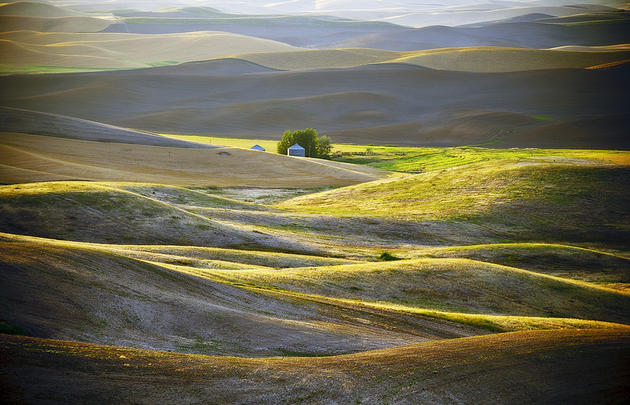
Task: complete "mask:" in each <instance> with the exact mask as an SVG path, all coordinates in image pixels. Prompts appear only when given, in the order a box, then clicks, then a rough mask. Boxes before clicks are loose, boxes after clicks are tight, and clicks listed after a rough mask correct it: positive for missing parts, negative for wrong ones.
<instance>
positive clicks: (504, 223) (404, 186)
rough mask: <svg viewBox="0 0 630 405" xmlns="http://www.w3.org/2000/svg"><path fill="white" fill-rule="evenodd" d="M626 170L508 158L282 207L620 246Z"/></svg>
mask: <svg viewBox="0 0 630 405" xmlns="http://www.w3.org/2000/svg"><path fill="white" fill-rule="evenodd" d="M627 172H628V169H627V166H607V165H604V166H599V165H596V164H593V163H589V162H583V163H579V162H572V163H568V164H562V161H559V162H557V163H555V164H554V163H552V162H549V163H544V161H543V162H540V160H539V161H536V160H531V161H527V160H525V161H520V162H519V161H510V160H506V161H504V162H501V163H499V164H496V163H480V164H471V165H464V166H460V167H454V168H450V169H445V170H434V171H429V172H427V173H422V174H416V175H411V176H407V177H403V178H400V179H396V178H395V179H385V180H381V181H376V182H370V183H366V184H360V185H356V186H352V187H346V188H343V189H338V190H331V191H326V192H322V193H317V194H311V195H307V196H301V197H296V198H294V199H291V200H288V201H285V202H283V203H281V204H280V205H279V206H280V207H283V208H287V209H290V210H296V211H300V212H311V213H319V214H326V215H342V216H362V215H367V216H374V217H387V218H401V219H407V220H412V221H426V222H428V223H431V222H438V223H442V222H443V223H446V224H454V223H458V222H460V223H462V224H479V225H480V229H479V232H480V233H481V234H486V235H493V236H494V237H497V238H501V239H510V240H518V241H523V240H528V241H549V240H556V241H557V240H565V241H573V242H591V243H598V242H597V241H599V242H600V243H602V242H604V243H611V244H619V245H620V246H623V245H625V244H626V243H627V241H628V237H629V235H628V233H627V223H628V220H629V218H628V216H627V214H626V212H625V209H624V208H623V207H625V206H626V205H627V204H628V196H627V193H626V189H627V174H628V173H627ZM540 190H544V193H541V192H540ZM451 226H452V225H451Z"/></svg>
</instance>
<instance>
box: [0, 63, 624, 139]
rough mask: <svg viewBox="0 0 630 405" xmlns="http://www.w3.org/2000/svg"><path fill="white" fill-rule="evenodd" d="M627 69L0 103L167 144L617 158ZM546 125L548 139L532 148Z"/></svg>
mask: <svg viewBox="0 0 630 405" xmlns="http://www.w3.org/2000/svg"><path fill="white" fill-rule="evenodd" d="M557 52H560V53H561V51H557ZM629 66H630V65H628V64H625V65H621V66H617V67H614V68H609V69H598V70H542V71H532V72H513V73H486V74H480V73H466V72H448V71H435V70H430V69H424V68H420V67H413V66H409V65H400V64H398V65H396V64H392V65H385V66H370V67H360V68H352V69H343V70H319V71H308V72H265V73H260V74H255V73H254V74H246V75H234V76H225V75H222V76H213V75H187V74H183V75H177V74H173V72H174V71H176V69H177V67H171V68H169V69H168V70H166V71H162V70H157V69H156V70H155V71H153V70H152V69H149V70H142V71H141V73H136V72H110V73H92V74H72V75H37V76H32V75H15V76H11V77H0V86H2V88H3V90H4V91H3V93H2V94H1V95H0V103H1V104H3V105H6V106H14V107H19V108H26V109H31V110H37V111H47V112H52V113H57V114H66V115H72V116H75V117H80V118H84V119H90V120H94V121H98V122H105V123H109V124H116V125H122V126H126V127H132V128H142V129H146V130H154V131H160V132H162V133H175V134H178V133H179V134H182V133H193V134H212V135H215V136H217V135H220V136H235V137H242V138H246V137H249V138H257V139H261V138H263V139H264V138H267V139H278V136H279V135H278V134H280V133H282V132H283V131H284V130H286V129H288V128H293V129H295V128H304V127H309V126H311V127H315V128H317V129H318V130H319V131H320V132H323V133H328V134H329V135H331V137H332V138H333V140H334V141H335V142H343V143H359V144H367V143H374V144H407V145H410V144H412V145H440V146H446V145H470V144H480V143H484V142H489V141H493V142H497V141H500V142H501V145H503V146H512V144H511V140H510V138H511V137H512V136H514V137H515V138H514V139H515V140H514V143H515V144H516V145H515V146H539V145H545V146H547V147H550V146H555V147H565V148H566V147H581V148H588V147H598V148H615V149H619V148H628V147H630V138H629V139H625V138H627V137H625V138H624V135H625V134H627V133H628V131H627V128H626V126H625V125H626V124H625V120H624V119H609V118H610V117H619V116H624V115H625V114H626V111H627V110H628V101H627V97H625V95H626V93H627V92H628V89H627V87H628V86H627V80H626V77H627V73H628V69H629ZM515 94H518V95H519V96H518V97H515V96H514V95H515ZM575 94H583V95H584V96H583V97H577V98H576V97H575ZM566 100H572V101H571V103H567V102H566ZM173 106H177V108H174V107H173ZM539 116H543V117H549V120H552V121H549V120H541V119H537V118H535V117H539ZM577 119H581V120H584V119H586V120H593V119H597V124H596V125H592V126H588V127H586V128H588V131H586V130H584V132H585V134H584V135H581V136H579V137H573V136H572V135H571V134H572V131H573V129H572V128H573V127H574V126H575V125H567V126H562V125H563V124H564V123H571V122H573V121H575V120H577ZM547 125H555V126H559V129H560V130H559V131H555V133H553V134H551V135H552V136H549V134H550V131H551V128H550V129H549V133H547V132H541V135H540V136H537V135H536V132H535V131H536V130H537V129H538V128H541V127H545V126H547ZM578 125H579V124H578ZM594 127H596V131H594V130H593V128H594ZM563 128H564V129H563ZM570 128H571V132H569V129H570ZM602 134H603V135H602ZM543 135H544V136H543Z"/></svg>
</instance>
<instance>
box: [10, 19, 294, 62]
mask: <svg viewBox="0 0 630 405" xmlns="http://www.w3.org/2000/svg"><path fill="white" fill-rule="evenodd" d="M81 18H83V17H81ZM0 38H3V39H0V46H1V47H3V49H0V52H2V54H3V55H6V56H5V58H4V59H3V60H2V61H1V62H0V64H2V65H3V68H0V71H2V70H3V69H4V70H5V71H16V70H17V71H20V70H21V69H24V70H30V71H33V70H35V72H37V69H38V67H39V69H44V71H46V69H48V71H54V70H55V68H57V69H66V68H67V69H79V70H80V68H84V70H90V69H120V68H130V69H131V68H142V67H149V66H160V65H173V64H177V63H182V62H189V61H196V60H205V59H213V58H218V57H225V56H230V55H234V54H239V53H249V52H272V51H276V52H279V51H289V50H294V49H296V48H294V47H292V46H290V45H287V44H284V43H280V42H276V41H270V40H267V39H260V38H253V37H247V36H244V35H238V34H231V33H225V32H194V33H183V34H164V35H157V34H156V35H142V34H112V33H108V34H104V33H58V32H55V33H41V32H36V31H33V30H28V31H12V32H7V33H4V34H2V35H0ZM43 67H46V68H43Z"/></svg>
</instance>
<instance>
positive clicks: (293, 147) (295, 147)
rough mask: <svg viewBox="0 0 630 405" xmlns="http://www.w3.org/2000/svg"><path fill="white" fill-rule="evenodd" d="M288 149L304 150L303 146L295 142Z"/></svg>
mask: <svg viewBox="0 0 630 405" xmlns="http://www.w3.org/2000/svg"><path fill="white" fill-rule="evenodd" d="M289 149H290V150H305V149H304V148H303V147H301V146H300V145H298V144H297V143H296V144H295V145H293V146H291V147H290V148H289Z"/></svg>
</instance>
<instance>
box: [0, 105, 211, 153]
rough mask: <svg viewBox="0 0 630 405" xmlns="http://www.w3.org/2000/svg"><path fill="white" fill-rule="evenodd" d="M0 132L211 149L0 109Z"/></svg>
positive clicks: (70, 119)
mask: <svg viewBox="0 0 630 405" xmlns="http://www.w3.org/2000/svg"><path fill="white" fill-rule="evenodd" d="M0 128H1V130H2V131H3V132H20V133H25V134H32V135H45V136H52V137H59V138H69V139H80V140H84V141H97V142H112V143H125V144H135V145H152V146H168V147H176V148H213V147H212V146H211V145H207V144H200V143H194V142H186V141H180V140H176V139H173V138H167V137H164V136H159V135H155V134H150V133H146V132H139V131H133V130H130V129H127V128H120V127H116V126H113V125H106V124H101V123H98V122H93V121H88V120H82V119H79V118H73V117H66V116H63V115H58V114H49V113H42V112H37V111H29V110H21V109H15V108H8V107H0Z"/></svg>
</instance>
